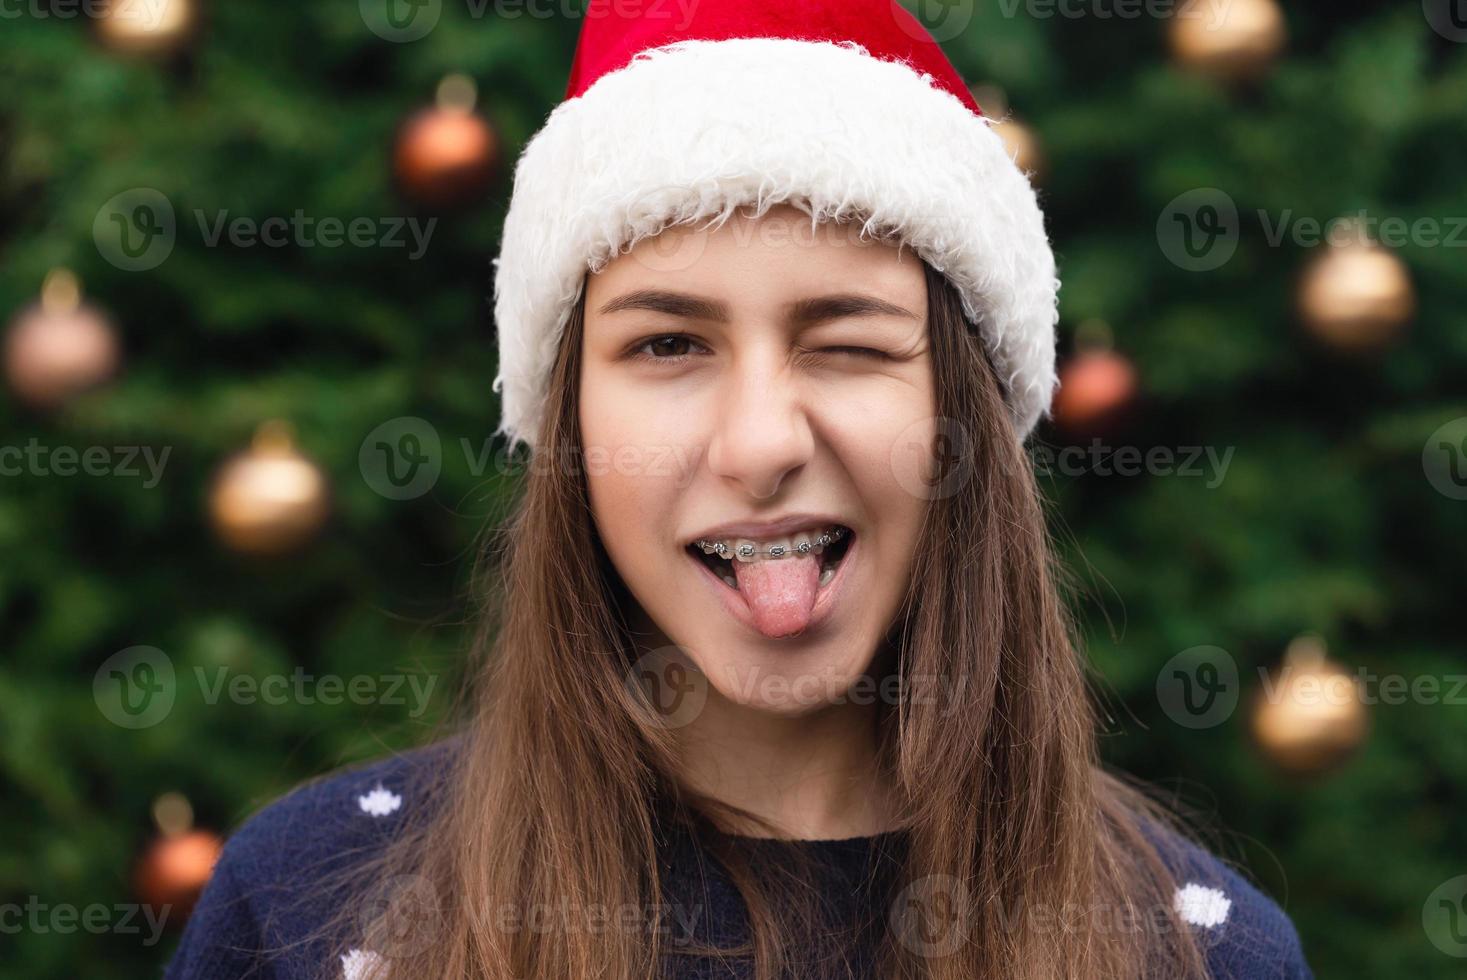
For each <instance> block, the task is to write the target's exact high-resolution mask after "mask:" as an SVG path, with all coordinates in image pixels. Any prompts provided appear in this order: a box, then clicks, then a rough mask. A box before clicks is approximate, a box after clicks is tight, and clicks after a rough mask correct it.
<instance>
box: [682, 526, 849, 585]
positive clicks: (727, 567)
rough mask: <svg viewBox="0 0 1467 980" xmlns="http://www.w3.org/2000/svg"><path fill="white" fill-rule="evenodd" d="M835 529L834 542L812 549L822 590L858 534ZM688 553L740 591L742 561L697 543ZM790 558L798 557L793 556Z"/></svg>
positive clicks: (688, 549) (766, 559) (777, 559)
mask: <svg viewBox="0 0 1467 980" xmlns="http://www.w3.org/2000/svg"><path fill="white" fill-rule="evenodd" d="M833 527H834V528H835V529H836V532H835V534H836V536H835V540H833V541H832V542H831V543H830V544H827V545H824V546H821V545H818V544H817V545H815V546H814V548H812V552H814V553H816V557H817V558H818V559H819V561H820V579H819V587H820V588H822V589H823V588H825V587H826V586H827V585H829V584H830V582H831V580H832V579H834V578H835V573H836V571H837V570H838V569H839V568H840V563H841V561H842V560H843V559H844V558H845V556H846V553H847V552H848V551H850V548H851V542H852V541H854V540H855V537H856V533H855V532H854V531H852V530H851V529H850V528H848V527H846V526H845V525H843V524H836V525H833ZM687 551H688V554H690V555H692V556H693V558H694V559H696V560H697V561H700V562H702V563H703V564H704V565H705V566H707V568H708V569H709V571H711V572H713V574H714V575H716V576H717V577H718V579H719V580H720V581H722V582H723V584H724V585H727V586H728V587H729V588H730V589H733V590H734V591H735V592H737V591H739V581H738V577H737V576H736V575H735V574H734V563H735V562H737V561H739V560H740V559H738V558H734V557H723V556H722V555H720V554H719V553H718V552H717V551H708V552H705V551H704V550H703V549H702V548H701V547H699V545H698V543H697V542H694V543H693V544H690V545H688V546H687ZM729 554H730V555H732V552H729ZM789 557H796V556H794V555H791V556H789ZM789 557H777V558H770V557H759V558H755V559H754V560H755V561H787V560H789Z"/></svg>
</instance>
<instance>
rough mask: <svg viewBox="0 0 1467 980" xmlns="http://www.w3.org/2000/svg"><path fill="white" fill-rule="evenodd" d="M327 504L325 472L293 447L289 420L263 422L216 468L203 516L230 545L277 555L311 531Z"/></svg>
mask: <svg viewBox="0 0 1467 980" xmlns="http://www.w3.org/2000/svg"><path fill="white" fill-rule="evenodd" d="M329 504H330V499H329V492H328V489H327V484H326V477H325V474H323V473H322V472H321V468H320V467H319V466H317V465H316V464H315V463H314V462H312V461H311V460H310V459H307V458H306V457H305V456H303V455H301V454H300V453H299V452H298V451H297V450H296V448H295V445H294V443H293V440H292V434H291V429H290V427H289V425H287V424H286V423H284V422H267V423H265V424H264V425H262V426H260V429H259V431H258V432H257V433H256V434H255V438H254V440H253V441H252V443H251V445H250V448H249V449H247V450H245V451H244V452H242V453H239V454H238V455H236V456H234V457H233V458H232V459H229V460H228V461H226V462H225V463H224V465H223V466H221V467H220V469H219V472H218V474H217V475H216V477H215V479H214V484H213V487H212V488H211V490H210V493H209V516H210V519H211V521H212V523H213V525H214V530H215V533H216V534H217V535H218V536H219V538H220V540H222V541H223V542H224V543H225V544H226V545H228V546H229V547H230V548H232V549H233V550H235V551H238V552H241V553H244V554H251V555H267V556H268V555H279V554H284V553H286V552H289V551H292V550H294V549H296V548H298V547H300V546H301V545H302V544H304V543H305V542H307V541H309V540H310V539H311V538H312V537H314V536H315V535H316V533H317V532H318V531H319V530H320V529H321V526H322V525H323V524H324V523H325V522H326V516H327V513H328V510H329Z"/></svg>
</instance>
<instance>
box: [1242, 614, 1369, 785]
mask: <svg viewBox="0 0 1467 980" xmlns="http://www.w3.org/2000/svg"><path fill="white" fill-rule="evenodd" d="M1251 721H1252V732H1253V738H1254V741H1255V742H1256V743H1257V744H1258V746H1259V748H1260V749H1261V750H1262V751H1263V754H1264V755H1265V756H1266V757H1267V758H1268V760H1269V761H1270V762H1272V763H1273V764H1274V765H1276V766H1278V767H1279V768H1280V769H1283V770H1285V771H1287V772H1291V773H1296V774H1306V773H1321V772H1325V771H1327V770H1329V769H1332V768H1334V767H1336V766H1338V765H1340V764H1341V763H1342V762H1344V761H1345V759H1347V758H1348V757H1349V756H1350V755H1351V754H1353V753H1354V752H1355V750H1356V749H1358V748H1359V747H1360V744H1361V743H1362V742H1364V740H1365V736H1366V734H1367V732H1368V731H1369V726H1370V718H1369V715H1368V714H1367V713H1366V707H1365V703H1364V701H1363V699H1362V696H1361V691H1360V685H1359V683H1358V682H1357V679H1356V678H1355V677H1354V676H1353V675H1352V674H1350V673H1349V672H1348V671H1346V670H1345V668H1344V667H1342V666H1340V665H1339V664H1338V663H1335V662H1334V661H1332V660H1329V659H1328V658H1327V657H1326V655H1325V648H1324V641H1323V640H1322V639H1321V638H1320V637H1318V636H1316V635H1314V634H1311V633H1306V634H1304V635H1303V636H1300V637H1298V638H1297V639H1295V640H1294V641H1293V642H1292V643H1290V644H1289V648H1288V650H1287V651H1286V652H1285V653H1284V659H1283V663H1282V665H1281V666H1280V668H1279V669H1278V670H1277V671H1275V672H1274V673H1273V675H1272V676H1271V678H1270V679H1269V681H1268V683H1266V684H1264V685H1263V686H1262V687H1261V688H1260V689H1259V690H1258V691H1256V692H1255V694H1254V702H1253V712H1252V719H1251Z"/></svg>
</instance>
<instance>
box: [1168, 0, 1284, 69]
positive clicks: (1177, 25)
mask: <svg viewBox="0 0 1467 980" xmlns="http://www.w3.org/2000/svg"><path fill="white" fill-rule="evenodd" d="M1287 40H1288V28H1287V26H1286V25H1285V23H1284V15H1283V12H1282V11H1281V10H1280V9H1279V5H1278V3H1277V2H1276V0H1227V2H1226V3H1214V2H1212V0H1188V2H1187V3H1184V4H1183V5H1182V6H1181V7H1179V8H1178V9H1177V11H1176V14H1175V15H1174V16H1173V17H1172V20H1171V32H1170V41H1171V49H1172V55H1173V57H1175V58H1176V60H1177V62H1178V64H1180V65H1182V67H1184V68H1186V69H1188V70H1190V71H1196V72H1199V73H1201V74H1204V75H1209V76H1211V77H1214V78H1218V79H1221V80H1223V81H1228V82H1241V81H1248V80H1250V79H1255V78H1258V77H1259V76H1261V75H1263V74H1264V73H1265V72H1267V71H1268V69H1269V68H1270V67H1272V66H1273V63H1274V61H1275V60H1276V59H1277V58H1278V56H1279V53H1280V52H1281V51H1283V49H1284V43H1285V42H1286V41H1287Z"/></svg>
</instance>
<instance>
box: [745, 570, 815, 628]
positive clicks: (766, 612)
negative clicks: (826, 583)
mask: <svg viewBox="0 0 1467 980" xmlns="http://www.w3.org/2000/svg"><path fill="white" fill-rule="evenodd" d="M733 572H734V577H735V578H736V579H738V582H739V594H740V595H742V596H743V597H744V602H746V603H747V604H748V606H749V609H750V611H752V612H753V614H754V625H756V626H758V627H759V632H761V633H763V634H764V635H765V636H767V637H769V638H770V639H774V638H775V637H780V636H788V635H790V634H791V633H798V632H800V630H802V629H804V628H805V627H806V626H807V625H809V623H810V612H811V610H813V609H814V608H815V593H816V592H817V591H819V588H820V559H819V558H818V557H816V556H814V555H801V556H799V557H792V558H777V559H773V560H771V561H735V562H734V563H733Z"/></svg>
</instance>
